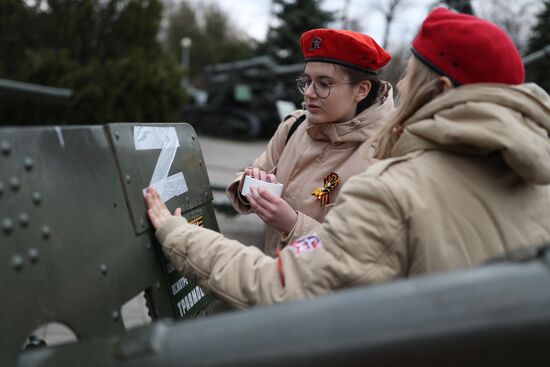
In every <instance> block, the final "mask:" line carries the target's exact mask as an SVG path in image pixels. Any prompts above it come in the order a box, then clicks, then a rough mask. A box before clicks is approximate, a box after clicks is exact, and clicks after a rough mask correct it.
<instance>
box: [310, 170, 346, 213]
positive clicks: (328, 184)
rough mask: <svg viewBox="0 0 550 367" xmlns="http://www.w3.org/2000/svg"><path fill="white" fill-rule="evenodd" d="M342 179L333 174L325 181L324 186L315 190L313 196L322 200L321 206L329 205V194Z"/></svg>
mask: <svg viewBox="0 0 550 367" xmlns="http://www.w3.org/2000/svg"><path fill="white" fill-rule="evenodd" d="M340 181H341V180H340V177H338V174H336V173H334V172H331V173H330V174H329V175H328V176H327V177H325V179H324V180H323V186H322V187H319V188H318V189H315V191H313V193H312V194H311V195H313V196H315V197H316V198H317V199H319V200H321V206H325V205H327V204H328V203H329V200H330V197H329V194H330V192H331V191H332V190H334V189H335V188H336V186H338V185H339V184H340Z"/></svg>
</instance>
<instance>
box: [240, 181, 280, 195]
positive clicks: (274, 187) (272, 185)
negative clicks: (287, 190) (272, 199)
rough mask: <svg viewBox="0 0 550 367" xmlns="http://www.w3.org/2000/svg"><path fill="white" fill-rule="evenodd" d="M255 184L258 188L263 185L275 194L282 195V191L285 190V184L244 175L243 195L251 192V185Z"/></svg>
mask: <svg viewBox="0 0 550 367" xmlns="http://www.w3.org/2000/svg"><path fill="white" fill-rule="evenodd" d="M251 186H254V187H256V188H258V187H260V186H261V187H263V188H265V189H266V190H268V191H269V192H270V193H272V194H273V195H275V196H279V197H280V196H281V193H282V192H283V184H280V183H272V182H267V181H262V180H257V179H255V178H253V177H252V176H245V177H244V183H243V189H242V190H241V195H243V196H244V195H246V194H249V193H250V187H251Z"/></svg>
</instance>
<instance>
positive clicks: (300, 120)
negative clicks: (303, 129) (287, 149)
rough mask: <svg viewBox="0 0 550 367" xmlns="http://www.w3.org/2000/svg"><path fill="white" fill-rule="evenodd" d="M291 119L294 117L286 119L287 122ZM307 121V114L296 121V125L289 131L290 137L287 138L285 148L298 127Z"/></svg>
mask: <svg viewBox="0 0 550 367" xmlns="http://www.w3.org/2000/svg"><path fill="white" fill-rule="evenodd" d="M290 117H293V115H288V116H287V117H286V118H285V121H286V120H288V119H289V118H290ZM305 119H306V114H305V113H304V114H302V115H301V116H299V117H298V118H296V121H294V123H293V124H292V126H291V127H290V129H289V130H288V135H287V136H286V141H285V146H286V144H287V143H288V141H289V140H290V138H291V137H292V134H294V132H295V131H296V130H297V129H298V127H299V126H300V125H301V124H302V122H304V120H305Z"/></svg>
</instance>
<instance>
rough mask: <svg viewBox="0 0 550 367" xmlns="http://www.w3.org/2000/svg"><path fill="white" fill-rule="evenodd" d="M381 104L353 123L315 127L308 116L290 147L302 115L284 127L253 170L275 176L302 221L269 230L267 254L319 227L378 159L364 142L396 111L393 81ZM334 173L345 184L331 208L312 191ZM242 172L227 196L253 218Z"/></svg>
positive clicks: (335, 192) (385, 85)
mask: <svg viewBox="0 0 550 367" xmlns="http://www.w3.org/2000/svg"><path fill="white" fill-rule="evenodd" d="M379 100H380V102H379V103H378V104H375V105H373V106H371V107H369V108H367V109H366V110H364V111H363V112H361V113H360V114H359V115H357V116H356V117H355V118H354V119H353V120H351V121H348V122H343V123H337V124H319V125H311V124H309V122H308V120H307V118H306V120H305V121H304V122H303V123H302V124H301V125H300V126H299V127H298V129H297V130H296V131H295V133H294V134H293V135H292V137H291V138H290V140H289V141H288V143H286V139H287V136H288V131H289V129H290V128H291V126H292V125H293V124H294V122H295V121H296V118H297V117H299V116H301V115H302V114H303V112H302V111H296V112H295V113H293V117H291V118H289V119H287V120H286V121H284V122H282V123H281V124H280V125H279V128H278V129H277V131H276V132H275V134H274V135H273V137H272V138H271V140H270V142H269V144H268V145H267V148H266V151H265V152H264V153H262V154H261V155H260V156H259V157H258V158H257V159H256V160H255V161H254V162H253V163H252V167H258V168H260V169H261V170H263V171H266V172H269V173H273V174H275V175H276V176H277V179H278V180H279V182H281V183H283V184H284V188H283V193H282V196H281V197H282V198H283V199H284V200H285V201H286V202H287V203H288V204H290V206H291V207H292V208H293V209H294V210H296V211H297V212H298V220H297V222H296V225H295V226H294V228H293V229H292V231H291V232H290V233H289V234H286V233H281V232H280V231H277V230H276V229H274V228H272V227H269V226H268V227H267V229H266V238H265V244H264V251H265V253H267V254H269V255H271V256H275V254H276V251H277V248H279V249H280V248H281V247H282V246H283V245H285V244H286V243H287V242H291V241H292V240H294V239H295V238H297V237H300V236H303V235H304V234H307V233H310V232H311V231H313V230H314V229H315V228H316V227H318V226H319V224H320V222H321V221H322V220H323V218H324V217H325V215H326V214H327V213H328V211H329V210H330V209H331V208H332V206H333V204H334V202H335V200H336V198H337V197H338V195H339V193H340V191H341V187H342V185H343V184H345V183H346V182H347V181H348V180H349V178H350V177H351V176H353V175H356V174H357V173H360V172H363V171H364V170H365V169H366V168H367V167H368V166H369V165H370V164H372V162H373V161H369V160H367V159H365V154H364V152H365V149H366V145H365V144H366V141H367V139H368V138H369V137H370V136H371V135H372V133H373V132H374V131H375V130H376V128H377V127H378V126H380V123H381V121H382V119H383V118H384V117H385V116H388V115H389V114H390V113H391V112H392V111H393V109H394V107H393V97H392V89H391V85H390V84H389V83H386V82H383V83H382V88H381V92H380V97H379ZM285 143H286V144H285ZM332 172H334V173H336V174H338V176H339V178H340V180H341V184H340V185H339V186H337V187H336V188H335V189H334V190H333V191H332V192H330V194H329V199H330V200H329V204H328V205H324V206H321V205H320V201H319V199H317V198H316V197H315V196H313V195H312V193H313V192H314V191H315V189H318V188H320V187H322V186H323V180H324V179H325V178H326V177H327V176H328V175H329V174H330V173H332ZM242 174H243V173H242V172H238V173H237V178H236V180H235V181H234V182H232V183H231V184H230V185H229V186H228V187H227V190H226V192H227V195H228V197H229V199H230V200H231V202H232V204H233V207H234V208H235V210H237V211H238V212H239V213H243V214H248V213H251V210H250V206H248V205H246V204H244V202H243V201H242V200H241V198H240V197H239V195H238V194H237V188H238V187H239V183H240V180H241V177H242Z"/></svg>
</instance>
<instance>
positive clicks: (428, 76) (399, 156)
mask: <svg viewBox="0 0 550 367" xmlns="http://www.w3.org/2000/svg"><path fill="white" fill-rule="evenodd" d="M412 52H413V56H411V59H410V60H409V63H408V66H407V71H406V74H405V76H404V77H403V79H402V80H401V81H400V82H399V83H398V85H397V89H398V92H399V95H400V99H399V105H398V107H397V110H396V112H395V114H394V115H393V116H392V118H390V119H388V122H387V124H386V125H385V126H384V127H383V128H382V129H381V130H379V132H377V133H376V134H375V136H374V137H373V141H375V142H376V144H377V146H376V150H377V151H376V156H377V157H378V158H381V159H383V160H382V161H380V162H378V163H376V164H374V165H372V166H371V167H369V168H368V169H367V170H366V171H365V172H364V173H361V174H359V175H356V176H354V177H353V178H352V179H350V180H349V181H348V183H347V184H346V186H345V187H344V190H343V191H342V193H341V194H340V196H339V198H338V201H337V202H336V204H335V206H334V208H333V209H332V210H331V212H330V213H329V214H328V215H327V216H326V218H325V220H324V221H323V223H322V224H321V226H320V227H319V228H318V229H317V230H316V231H315V232H314V233H312V234H310V235H307V236H304V237H302V238H299V239H297V240H296V241H293V242H292V243H290V244H289V245H288V246H286V247H285V248H284V249H283V250H281V251H280V253H279V256H278V257H277V258H276V259H273V258H271V257H268V256H266V255H264V254H262V253H261V252H260V251H259V250H257V249H255V248H253V247H246V246H243V245H241V244H239V243H237V242H235V241H230V240H227V239H225V238H224V237H223V236H221V235H220V234H219V233H216V232H213V231H209V230H205V229H202V228H198V227H195V226H191V225H188V224H186V221H185V219H183V218H181V217H177V216H171V215H170V212H169V211H168V210H167V209H166V207H165V206H164V203H163V202H162V201H161V200H160V199H158V196H157V195H156V194H155V193H154V192H153V191H151V190H150V191H149V194H148V195H147V197H146V199H147V202H148V206H149V207H150V209H149V217H150V219H151V221H152V223H153V225H154V226H155V228H157V237H158V238H159V240H160V242H161V243H162V245H163V249H164V252H165V254H166V255H167V256H168V257H169V258H170V261H172V263H173V264H174V265H175V266H176V268H177V269H179V270H181V271H184V272H194V273H195V274H197V277H198V278H199V279H201V282H202V284H203V285H204V286H205V287H207V288H208V289H211V290H212V291H213V292H214V293H215V294H217V295H218V296H219V297H220V298H222V299H224V300H226V301H228V302H229V303H231V304H233V305H236V306H238V307H247V306H251V305H255V304H260V303H275V302H283V301H287V300H294V299H301V298H307V297H313V296H315V295H320V294H324V293H327V292H331V291H334V290H336V289H340V288H344V287H350V286H356V285H368V284H372V283H376V282H381V281H388V280H392V279H396V278H402V277H409V276H415V275H418V274H426V273H432V272H440V271H448V270H452V269H457V268H464V267H470V266H475V265H477V264H480V263H481V262H483V261H485V260H486V259H488V258H491V257H494V256H498V255H502V254H503V253H505V252H506V251H509V250H513V249H516V248H520V247H527V246H531V245H538V244H542V243H545V242H546V243H548V242H550V220H549V219H548V218H550V139H549V136H550V96H549V95H548V94H546V93H545V92H544V91H543V90H542V89H541V88H539V87H538V86H536V85H534V84H523V82H524V66H523V63H522V61H521V58H520V56H519V53H518V51H517V49H516V48H515V46H514V44H513V42H512V41H511V39H510V37H509V36H508V35H507V34H506V33H505V32H504V31H503V30H501V29H500V28H498V27H497V26H495V25H494V24H492V23H490V22H487V21H485V20H482V19H480V18H477V17H473V16H470V15H465V14H459V13H454V12H452V11H449V10H446V9H443V8H437V9H435V10H433V11H432V12H431V13H430V14H429V15H428V17H427V18H426V19H425V20H424V23H423V24H422V27H421V29H420V31H419V33H418V35H417V37H416V39H415V40H414V42H413V44H412ZM264 194H265V193H264V192H263V191H262V190H257V191H254V193H253V198H254V199H256V198H260V197H262V196H264Z"/></svg>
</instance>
